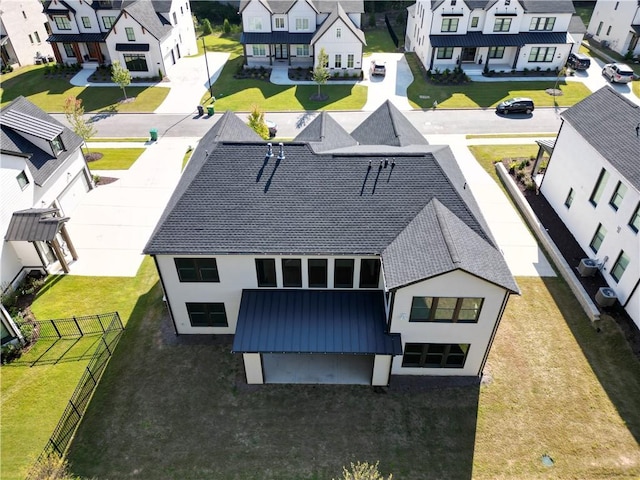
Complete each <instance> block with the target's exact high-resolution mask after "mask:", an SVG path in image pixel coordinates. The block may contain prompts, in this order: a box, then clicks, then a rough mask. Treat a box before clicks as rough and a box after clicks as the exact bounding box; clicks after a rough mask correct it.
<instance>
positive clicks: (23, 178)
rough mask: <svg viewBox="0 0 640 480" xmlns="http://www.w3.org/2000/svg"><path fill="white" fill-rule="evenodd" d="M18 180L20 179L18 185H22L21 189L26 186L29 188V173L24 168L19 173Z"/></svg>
mask: <svg viewBox="0 0 640 480" xmlns="http://www.w3.org/2000/svg"><path fill="white" fill-rule="evenodd" d="M16 180H18V185H20V189H21V190H24V189H25V188H27V185H29V177H27V174H26V173H25V171H24V170H23V171H21V172H20V173H19V174H18V176H17V177H16Z"/></svg>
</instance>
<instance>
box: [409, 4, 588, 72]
mask: <svg viewBox="0 0 640 480" xmlns="http://www.w3.org/2000/svg"><path fill="white" fill-rule="evenodd" d="M408 11H409V15H408V20H407V31H406V35H405V50H406V51H409V52H415V53H416V55H417V56H418V58H419V59H420V61H421V62H422V64H423V65H424V67H425V68H426V69H427V70H435V69H439V70H444V69H446V68H449V69H453V68H455V67H456V65H459V66H461V67H462V68H463V69H465V70H467V71H474V70H477V71H481V70H482V69H484V68H485V67H486V68H488V69H490V70H495V71H511V70H518V71H523V70H524V69H528V70H536V69H541V70H555V69H556V68H562V67H563V66H564V64H565V62H566V61H567V57H568V55H569V53H570V51H571V49H572V47H573V45H574V44H575V43H577V41H576V40H575V39H574V38H573V37H572V36H571V34H570V33H568V32H569V31H570V28H573V29H575V30H576V31H577V30H579V28H578V27H577V26H576V23H575V21H574V26H573V27H570V24H571V20H572V17H573V14H574V13H575V9H574V8H573V3H572V2H571V0H546V1H539V0H420V1H418V2H416V3H415V4H414V5H412V6H411V7H409V8H408Z"/></svg>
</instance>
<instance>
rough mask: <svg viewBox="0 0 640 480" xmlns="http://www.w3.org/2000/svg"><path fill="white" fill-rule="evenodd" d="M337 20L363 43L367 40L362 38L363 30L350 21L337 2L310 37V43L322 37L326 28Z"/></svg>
mask: <svg viewBox="0 0 640 480" xmlns="http://www.w3.org/2000/svg"><path fill="white" fill-rule="evenodd" d="M339 20H342V22H343V23H344V24H345V26H346V27H347V28H348V29H349V30H351V33H353V34H354V35H355V36H356V38H357V39H358V40H360V42H361V43H362V44H363V45H366V44H367V41H366V39H365V38H364V32H363V31H362V30H360V29H359V28H358V27H356V25H355V24H354V23H353V22H352V21H351V19H350V18H349V16H348V15H347V13H346V12H345V11H344V9H343V8H342V5H340V4H339V3H338V4H337V5H336V6H335V8H334V9H333V11H332V12H331V14H330V15H329V16H328V17H327V18H326V19H325V21H324V22H322V25H320V26H319V27H318V29H317V30H316V33H315V34H314V35H313V38H312V39H311V45H313V44H315V43H316V42H317V41H318V40H320V38H322V36H323V35H324V34H325V33H326V32H327V30H329V28H331V26H332V25H333V24H334V23H336V22H337V21H339Z"/></svg>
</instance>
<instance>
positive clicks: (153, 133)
mask: <svg viewBox="0 0 640 480" xmlns="http://www.w3.org/2000/svg"><path fill="white" fill-rule="evenodd" d="M149 135H151V141H152V142H157V141H158V129H157V128H152V129H151V130H149Z"/></svg>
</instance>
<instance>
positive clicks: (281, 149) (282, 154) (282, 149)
mask: <svg viewBox="0 0 640 480" xmlns="http://www.w3.org/2000/svg"><path fill="white" fill-rule="evenodd" d="M278 145H280V153H279V154H278V160H284V143H282V142H280V143H279V144H278Z"/></svg>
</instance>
